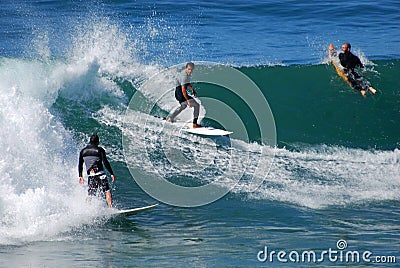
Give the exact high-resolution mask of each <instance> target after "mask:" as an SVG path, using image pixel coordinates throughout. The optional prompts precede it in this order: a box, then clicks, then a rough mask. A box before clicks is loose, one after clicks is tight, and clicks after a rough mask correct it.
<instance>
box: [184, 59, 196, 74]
mask: <svg viewBox="0 0 400 268" xmlns="http://www.w3.org/2000/svg"><path fill="white" fill-rule="evenodd" d="M193 69H194V63H193V62H188V63H186V67H185V70H186V73H187V74H188V75H191V74H192V72H193Z"/></svg>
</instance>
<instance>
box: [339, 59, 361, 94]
mask: <svg viewBox="0 0 400 268" xmlns="http://www.w3.org/2000/svg"><path fill="white" fill-rule="evenodd" d="M339 60H340V64H341V65H342V66H343V67H344V72H345V74H346V76H347V77H348V78H349V81H350V83H351V85H352V86H353V87H354V89H356V90H358V91H361V90H363V85H362V82H361V81H360V78H361V76H360V75H359V74H358V73H357V72H356V71H355V68H356V67H360V68H364V65H363V64H362V63H361V61H360V58H358V57H357V56H356V55H354V54H353V53H351V52H350V51H346V52H342V53H340V54H339Z"/></svg>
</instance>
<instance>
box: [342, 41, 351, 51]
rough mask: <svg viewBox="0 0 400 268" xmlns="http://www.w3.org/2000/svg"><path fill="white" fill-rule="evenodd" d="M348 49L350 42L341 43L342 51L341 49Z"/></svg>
mask: <svg viewBox="0 0 400 268" xmlns="http://www.w3.org/2000/svg"><path fill="white" fill-rule="evenodd" d="M350 49H351V45H350V43H348V42H346V43H343V45H342V51H343V52H345V51H350Z"/></svg>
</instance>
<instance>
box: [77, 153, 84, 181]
mask: <svg viewBox="0 0 400 268" xmlns="http://www.w3.org/2000/svg"><path fill="white" fill-rule="evenodd" d="M82 172H83V156H82V151H81V152H80V153H79V161H78V175H79V177H82Z"/></svg>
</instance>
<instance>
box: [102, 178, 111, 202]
mask: <svg viewBox="0 0 400 268" xmlns="http://www.w3.org/2000/svg"><path fill="white" fill-rule="evenodd" d="M100 187H101V189H102V190H103V193H105V194H106V201H107V204H108V207H110V208H111V207H112V194H111V190H110V184H108V180H107V176H106V175H102V176H101V177H100Z"/></svg>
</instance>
